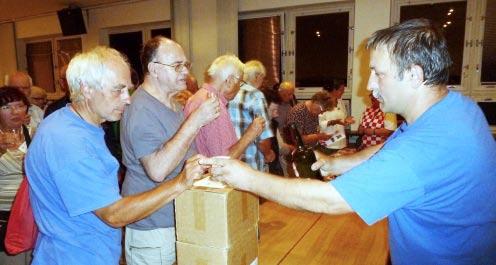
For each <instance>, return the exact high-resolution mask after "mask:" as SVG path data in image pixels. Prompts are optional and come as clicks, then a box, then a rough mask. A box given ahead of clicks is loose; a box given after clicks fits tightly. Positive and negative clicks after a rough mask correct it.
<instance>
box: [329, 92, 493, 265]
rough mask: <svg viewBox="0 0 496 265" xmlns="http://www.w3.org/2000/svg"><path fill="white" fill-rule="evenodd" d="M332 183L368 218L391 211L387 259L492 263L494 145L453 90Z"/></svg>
mask: <svg viewBox="0 0 496 265" xmlns="http://www.w3.org/2000/svg"><path fill="white" fill-rule="evenodd" d="M331 183H332V185H333V186H334V187H335V188H336V189H337V190H338V192H339V193H340V194H341V195H342V196H343V198H344V199H345V200H346V201H347V202H348V203H349V205H350V206H351V207H352V208H353V209H354V210H355V211H356V212H357V213H358V214H359V215H360V217H361V218H362V219H363V220H364V221H365V222H367V223H368V224H372V223H375V222H377V221H378V220H381V219H383V218H385V217H389V218H388V220H389V233H390V239H389V242H390V248H391V258H392V261H393V264H423V265H424V264H496V144H495V141H494V139H493V138H492V136H491V133H490V130H489V126H488V124H487V121H486V119H485V117H484V115H483V113H482V112H481V110H480V109H479V108H478V106H477V105H476V104H475V103H474V102H472V101H471V100H470V99H468V98H467V97H464V96H462V95H461V94H460V93H458V92H449V93H448V95H447V96H446V97H445V98H444V99H442V100H441V101H440V102H438V103H437V104H435V105H434V106H432V107H431V108H430V109H428V110H427V111H426V112H425V113H424V114H422V115H421V116H420V117H419V118H418V119H417V120H416V121H415V122H414V123H413V124H410V125H407V124H406V123H404V124H403V125H402V126H401V127H400V128H398V129H397V130H396V131H395V133H394V134H393V135H392V136H391V137H390V138H389V139H388V141H387V142H386V144H385V145H384V147H383V148H382V149H381V150H380V151H379V152H378V153H376V154H375V155H374V156H373V157H371V158H370V159H369V160H368V161H366V162H364V163H363V164H361V165H359V166H357V167H355V168H354V169H352V170H350V171H349V172H347V173H345V174H343V175H342V176H341V177H339V178H337V179H336V180H335V181H332V182H331Z"/></svg>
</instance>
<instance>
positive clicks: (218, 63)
mask: <svg viewBox="0 0 496 265" xmlns="http://www.w3.org/2000/svg"><path fill="white" fill-rule="evenodd" d="M243 69H244V64H243V63H242V62H241V61H240V60H239V59H238V57H236V56H235V55H232V54H226V55H222V56H219V57H217V58H215V60H214V61H213V62H212V64H211V65H210V67H209V68H208V70H207V75H208V76H209V77H210V78H212V79H215V77H217V78H221V79H222V80H226V79H227V78H228V77H229V75H233V74H234V75H238V73H243ZM238 78H241V76H238Z"/></svg>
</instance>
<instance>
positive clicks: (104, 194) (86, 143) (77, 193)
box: [17, 47, 203, 265]
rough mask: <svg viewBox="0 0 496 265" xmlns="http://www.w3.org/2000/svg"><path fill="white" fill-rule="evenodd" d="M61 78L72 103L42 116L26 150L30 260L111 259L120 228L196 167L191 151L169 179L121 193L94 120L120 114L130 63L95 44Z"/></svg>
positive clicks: (161, 200) (81, 264)
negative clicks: (34, 228) (32, 240)
mask: <svg viewBox="0 0 496 265" xmlns="http://www.w3.org/2000/svg"><path fill="white" fill-rule="evenodd" d="M67 78H68V81H69V87H70V90H71V98H72V103H71V104H68V105H67V106H65V107H63V108H61V109H59V110H57V111H56V112H54V113H52V114H51V115H50V116H49V117H47V118H46V119H45V120H44V121H43V123H42V124H41V125H40V127H39V129H38V131H37V132H36V137H35V138H34V139H33V141H32V142H31V145H30V146H29V149H28V153H27V156H26V164H25V165H26V166H25V168H26V173H27V178H28V180H29V186H30V189H29V196H30V201H31V205H32V207H33V214H34V217H35V220H36V224H37V225H38V228H39V231H40V233H39V234H38V238H37V243H36V246H35V250H34V251H33V253H34V259H33V262H32V264H33V265H62V264H64V265H65V264H71V265H87V264H91V265H107V264H118V263H119V258H120V256H121V239H122V236H121V227H123V226H125V225H127V224H129V223H133V222H136V221H137V220H141V219H143V218H145V217H147V216H149V215H150V214H151V213H153V212H155V211H157V210H158V209H161V207H163V206H164V205H165V204H166V203H167V202H168V201H169V200H170V198H171V197H172V195H171V194H175V193H180V192H181V191H183V190H185V189H187V188H188V187H190V186H191V185H192V183H193V181H194V180H195V179H198V178H199V177H201V175H202V174H203V168H201V167H200V165H199V164H198V161H197V160H198V158H199V157H193V158H192V159H190V160H188V162H187V164H186V166H185V170H184V171H182V172H179V173H178V175H177V177H175V179H174V180H175V181H174V182H164V183H159V184H156V185H154V186H153V187H150V188H149V189H148V190H146V191H143V192H141V193H140V194H136V195H132V196H121V195H120V194H119V186H118V183H117V170H118V168H119V164H118V162H117V160H116V159H115V158H114V157H112V155H111V154H110V152H109V150H108V148H107V147H106V146H105V142H104V131H103V129H102V127H101V124H102V123H103V122H105V121H117V120H119V119H120V118H121V116H122V113H123V111H124V108H125V106H126V105H128V104H129V101H130V98H129V92H128V89H129V88H131V87H132V83H131V76H130V70H129V64H128V63H127V61H126V59H125V58H124V57H123V56H122V55H121V54H120V53H119V52H118V51H116V50H114V49H110V48H107V47H96V48H95V49H93V50H90V51H88V52H84V53H81V54H78V55H76V56H75V57H74V58H73V59H72V60H71V62H70V63H69V67H68V69H67ZM17 107H18V108H17V111H18V112H19V111H20V110H22V106H21V105H17ZM171 190H174V192H175V193H172V192H171ZM128 264H130V263H128Z"/></svg>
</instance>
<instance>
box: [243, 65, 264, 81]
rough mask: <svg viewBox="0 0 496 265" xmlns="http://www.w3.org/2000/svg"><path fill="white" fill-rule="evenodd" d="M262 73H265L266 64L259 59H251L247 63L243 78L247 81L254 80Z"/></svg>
mask: <svg viewBox="0 0 496 265" xmlns="http://www.w3.org/2000/svg"><path fill="white" fill-rule="evenodd" d="M259 74H262V75H265V74H266V71H265V66H264V65H263V63H262V62H260V61H258V60H251V61H248V62H246V63H245V70H244V75H243V80H245V81H246V82H251V81H253V80H254V79H255V78H256V77H257V75H259Z"/></svg>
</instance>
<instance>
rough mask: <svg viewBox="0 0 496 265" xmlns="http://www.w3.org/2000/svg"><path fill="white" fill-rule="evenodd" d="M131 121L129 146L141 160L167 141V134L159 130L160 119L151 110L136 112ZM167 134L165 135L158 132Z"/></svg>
mask: <svg viewBox="0 0 496 265" xmlns="http://www.w3.org/2000/svg"><path fill="white" fill-rule="evenodd" d="M131 119H132V120H134V121H132V120H131V121H129V122H128V124H129V126H131V128H128V130H129V139H128V141H129V145H130V146H131V148H132V150H133V152H134V154H135V156H136V158H138V159H141V158H143V157H144V156H147V155H149V154H151V153H153V152H155V150H157V149H158V148H160V147H161V146H162V144H163V143H164V141H165V140H166V136H167V135H166V134H167V132H166V131H164V130H162V129H159V128H157V126H160V124H161V123H160V121H159V120H158V117H157V116H156V115H155V114H154V113H152V112H151V110H149V109H143V110H141V111H135V112H134V113H133V116H132V117H131ZM165 130H167V128H166V129H165ZM163 131H164V132H165V134H162V133H157V132H163Z"/></svg>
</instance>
